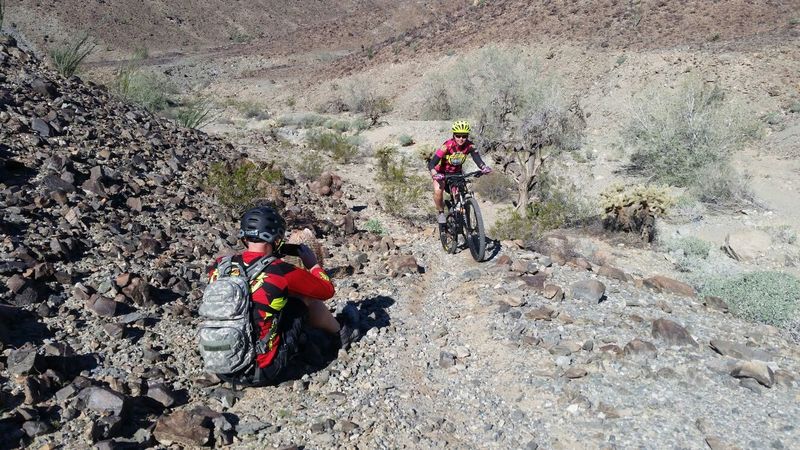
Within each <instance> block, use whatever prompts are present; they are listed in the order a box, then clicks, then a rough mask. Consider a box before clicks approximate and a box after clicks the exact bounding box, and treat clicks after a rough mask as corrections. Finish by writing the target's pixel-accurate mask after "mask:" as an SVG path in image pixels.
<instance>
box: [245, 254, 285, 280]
mask: <svg viewBox="0 0 800 450" xmlns="http://www.w3.org/2000/svg"><path fill="white" fill-rule="evenodd" d="M276 259H278V258H276V257H274V256H262V257H260V258H258V259H257V260H255V261H254V262H252V263H250V265H248V266H247V267H246V268H245V273H247V278H248V279H249V280H250V281H253V280H255V279H256V277H258V276H259V275H261V272H263V271H264V269H266V268H267V266H269V265H270V264H272V263H273V262H275V260H276Z"/></svg>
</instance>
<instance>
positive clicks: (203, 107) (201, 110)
mask: <svg viewBox="0 0 800 450" xmlns="http://www.w3.org/2000/svg"><path fill="white" fill-rule="evenodd" d="M211 107H212V105H211V102H209V101H208V100H206V99H197V100H192V101H190V102H188V103H186V104H185V105H183V106H180V107H179V108H178V109H177V111H176V113H175V121H176V122H178V123H179V124H181V125H183V126H184V127H186V128H195V129H198V128H202V127H204V126H206V125H208V124H209V123H211V122H212V121H213V120H214V116H213V115H212V114H211V112H212V109H211Z"/></svg>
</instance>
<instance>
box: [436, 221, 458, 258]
mask: <svg viewBox="0 0 800 450" xmlns="http://www.w3.org/2000/svg"><path fill="white" fill-rule="evenodd" d="M439 239H441V241H442V248H443V249H444V251H446V252H447V253H455V252H456V249H457V248H458V220H457V219H456V217H455V214H454V213H452V212H451V213H450V214H448V215H447V221H446V223H445V229H444V231H442V232H441V233H439Z"/></svg>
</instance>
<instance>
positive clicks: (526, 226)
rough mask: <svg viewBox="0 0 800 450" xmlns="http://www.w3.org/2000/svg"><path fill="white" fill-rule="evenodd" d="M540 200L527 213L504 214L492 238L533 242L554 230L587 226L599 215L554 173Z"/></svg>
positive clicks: (507, 211) (509, 211)
mask: <svg viewBox="0 0 800 450" xmlns="http://www.w3.org/2000/svg"><path fill="white" fill-rule="evenodd" d="M537 198H538V201H536V202H533V203H530V204H529V205H528V206H527V207H526V208H525V209H524V210H519V209H513V208H508V209H505V210H502V211H501V212H500V214H499V216H498V219H497V221H496V222H495V224H494V226H493V227H492V229H491V233H492V236H493V237H495V238H497V239H521V240H523V241H530V240H533V239H536V238H538V237H540V236H541V235H542V234H543V233H545V232H547V231H550V230H555V229H558V228H564V227H569V226H574V225H580V224H582V223H585V222H587V221H588V220H589V219H590V218H591V217H592V216H593V215H595V214H596V212H595V211H594V210H593V207H592V206H591V205H590V204H589V203H588V202H587V201H586V200H585V199H584V198H583V195H581V193H580V192H578V190H577V188H576V187H575V185H574V184H572V183H569V182H567V181H566V180H564V179H563V178H560V177H557V176H555V175H553V174H552V173H548V174H544V176H543V179H542V183H541V185H540V191H539V192H538V195H537Z"/></svg>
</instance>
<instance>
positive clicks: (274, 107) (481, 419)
mask: <svg viewBox="0 0 800 450" xmlns="http://www.w3.org/2000/svg"><path fill="white" fill-rule="evenodd" d="M6 5H7V7H8V13H7V16H6V18H5V24H4V26H3V29H4V30H9V29H10V30H11V31H12V33H13V34H14V35H15V36H20V39H19V41H20V42H16V41H15V40H14V39H13V38H10V37H8V36H6V35H3V34H2V33H0V211H2V212H1V213H0V449H5V448H34V449H56V448H65V449H72V448H75V449H84V448H92V447H96V448H101V449H117V448H121V449H132V448H137V449H138V448H154V449H165V448H198V447H206V448H208V447H211V448H235V449H240V448H241V449H262V448H280V449H286V450H288V449H297V448H308V449H312V448H314V449H316V448H339V449H348V450H349V449H353V450H356V449H359V450H360V449H373V448H376V449H377V448H380V449H393V448H425V449H427V448H436V449H438V448H459V449H460V448H465V449H466V448H491V449H508V448H514V449H516V448H525V449H575V448H603V449H616V448H620V449H625V448H691V449H701V448H710V449H712V450H722V449H725V450H727V449H736V448H776V449H782V448H785V449H789V448H797V447H800V429H798V427H797V423H798V421H799V420H800V406H799V405H800V346H799V345H800V281H797V280H798V278H796V276H800V242H798V239H797V236H798V233H800V228H798V224H799V223H800V210H798V209H797V208H796V205H797V204H799V203H800V91H798V86H800V84H799V83H800V46H799V45H798V43H800V16H798V11H800V2H798V1H797V0H791V1H777V0H768V1H764V2H753V1H745V0H723V1H714V2H707V1H700V0H678V1H650V0H642V1H617V0H581V1H568V0H551V1H541V2H526V1H521V0H496V1H493V0H487V1H472V0H442V1H401V2H391V1H388V0H365V1H355V0H353V1H343V2H332V1H327V0H321V1H307V0H300V1H293V2H280V1H272V0H254V1H251V2H240V1H232V2H231V1H228V2H222V1H217V0H201V1H197V2H182V1H174V2H164V1H155V0H147V1H143V2H134V1H129V0H122V1H102V0H99V1H97V2H92V6H91V7H87V6H86V2H82V1H78V0H59V1H55V0H49V1H48V0H37V1H34V0H18V1H14V2H6ZM83 30H88V31H89V33H90V35H91V37H92V39H93V40H94V41H95V42H97V43H98V44H99V46H98V47H97V48H96V51H95V52H94V53H93V54H92V55H91V56H90V61H89V62H88V63H87V64H85V65H84V66H83V68H82V71H80V72H79V76H78V77H71V78H64V77H62V76H61V75H59V74H57V73H56V72H54V71H53V70H51V69H52V68H51V67H50V66H49V64H48V63H46V62H44V61H42V60H40V59H39V58H38V57H37V56H36V55H35V54H34V53H36V54H42V55H44V54H46V52H45V51H44V50H46V49H47V48H48V47H51V46H53V45H54V44H55V43H59V42H61V41H62V40H63V39H65V38H67V37H72V36H76V35H77V34H78V33H79V32H81V31H83ZM28 42H30V43H32V44H33V45H32V48H33V49H32V50H27V48H29V47H27V46H26V45H24V44H25V43H28ZM140 47H147V48H148V49H149V50H150V51H151V53H150V55H149V57H147V58H144V59H143V60H142V61H137V63H136V64H137V65H136V66H135V70H136V71H137V74H143V75H147V76H151V77H152V78H151V79H154V80H157V83H154V85H151V86H149V87H148V89H153V90H156V91H157V90H159V89H160V90H163V92H164V93H165V94H166V95H168V96H169V97H170V98H169V102H184V101H186V100H194V99H201V100H203V101H205V102H207V103H201V104H205V105H210V108H211V109H210V117H212V118H213V120H211V122H210V123H209V124H208V125H205V126H203V127H201V128H202V130H203V131H198V130H194V129H187V128H184V127H181V126H179V125H177V123H176V122H175V121H173V120H171V119H168V118H166V117H165V116H166V115H167V114H169V113H170V111H168V110H167V111H164V110H161V111H156V112H153V111H148V110H146V109H144V108H142V107H141V106H137V105H134V104H131V103H127V102H126V101H124V100H122V99H120V97H119V94H118V93H117V92H116V91H115V90H114V88H113V87H111V86H113V81H116V78H115V77H118V76H119V74H118V72H117V69H118V68H120V67H128V66H123V65H122V64H127V63H125V62H124V61H125V60H127V59H129V58H130V55H131V53H132V52H133V50H135V49H136V48H140ZM484 48H490V49H492V51H495V52H497V53H500V52H504V51H506V50H507V49H514V50H518V51H519V53H514V54H515V55H518V56H520V57H523V58H531V59H533V60H535V61H536V62H537V64H538V65H539V67H540V68H541V71H542V72H541V74H542V75H543V77H547V78H552V79H554V80H557V81H559V82H560V83H561V84H562V86H563V88H564V90H565V92H566V93H567V97H568V98H569V99H570V100H571V101H572V100H574V101H575V102H576V104H578V105H580V107H581V108H582V111H583V113H585V125H586V128H585V138H584V139H583V141H582V142H581V146H580V148H579V149H577V151H574V152H572V153H569V154H565V155H564V158H563V159H561V160H557V161H556V162H557V165H554V168H555V169H554V172H553V173H554V174H555V176H556V177H562V176H563V177H564V178H565V179H568V180H573V181H574V182H575V188H574V189H575V191H574V193H575V194H574V195H576V196H577V197H578V198H579V199H580V200H582V201H584V202H585V203H587V204H588V205H589V206H591V207H592V208H593V209H592V211H593V214H594V215H595V216H596V215H597V214H600V211H598V210H597V209H598V208H597V205H598V203H599V199H598V193H600V192H601V191H602V190H603V189H605V188H606V187H608V186H609V185H612V184H615V183H618V182H622V183H627V184H633V183H643V182H646V181H647V180H646V179H644V178H643V177H637V176H634V175H632V174H630V173H629V172H627V171H626V170H625V167H626V164H627V162H628V152H629V149H628V148H626V147H625V145H626V144H625V140H624V138H623V134H624V132H625V127H626V125H627V124H628V123H629V122H630V120H631V117H632V116H633V115H634V114H635V113H636V112H635V110H634V107H635V106H638V104H639V103H642V99H643V97H642V96H641V95H642V93H645V92H648V90H650V92H656V93H658V94H659V95H663V96H664V97H654V98H653V99H651V101H653V102H656V101H659V100H661V99H664V98H667V95H669V94H670V93H672V92H675V91H677V90H678V87H679V86H680V84H681V83H682V82H683V81H685V80H686V79H689V78H694V79H697V80H699V81H700V83H701V84H702V85H704V86H713V87H716V86H719V87H720V88H721V89H722V90H724V92H725V100H726V101H730V102H731V104H734V105H738V106H741V108H742V111H746V113H747V114H746V115H747V118H749V119H753V121H754V123H755V124H756V125H757V126H758V130H759V137H758V138H757V139H755V140H753V141H751V142H748V143H747V145H745V146H744V147H743V148H742V149H741V150H740V151H739V152H737V153H735V154H733V155H732V158H731V161H732V163H731V164H732V166H733V168H734V169H735V170H736V172H734V173H735V174H736V175H737V176H740V177H741V179H742V180H745V181H746V182H747V183H748V184H749V187H750V188H751V189H752V201H751V200H748V201H747V202H744V203H742V204H737V205H736V206H735V207H728V206H720V205H714V204H710V203H709V204H704V203H702V202H700V201H698V200H697V199H693V198H691V196H690V195H688V194H687V191H686V190H685V189H679V188H674V189H672V190H671V193H672V195H675V197H676V200H677V201H676V203H679V204H676V206H675V207H674V208H673V209H672V210H671V211H670V214H668V215H667V216H666V217H663V218H659V219H658V221H657V225H658V230H657V231H658V232H657V236H656V240H655V241H654V242H652V243H646V242H641V241H640V240H639V239H638V238H637V237H636V236H634V235H633V234H630V233H620V232H610V231H607V230H603V229H602V226H601V225H600V223H599V221H597V220H591V221H587V222H588V224H583V223H581V224H567V223H565V225H564V226H563V227H562V228H560V229H556V230H551V231H548V232H546V233H543V234H537V235H535V238H531V239H526V240H523V239H521V238H520V239H515V238H514V239H512V238H510V239H507V240H500V239H495V238H496V237H497V236H496V235H495V232H494V231H490V232H489V236H488V241H487V245H488V249H487V259H486V260H485V261H482V262H476V261H474V260H473V259H472V258H471V256H470V254H469V251H468V250H466V249H462V251H460V252H458V253H457V254H447V253H445V252H444V251H443V250H442V247H441V244H440V242H439V237H438V235H437V231H436V228H435V225H434V218H433V210H432V209H431V208H432V207H431V204H430V203H431V202H430V181H429V178H428V174H427V171H426V167H425V165H424V163H423V162H422V161H421V159H420V157H419V154H420V153H421V152H424V151H426V150H429V149H431V148H434V147H435V146H438V145H440V144H441V142H442V140H443V139H445V138H446V137H447V135H448V134H449V133H448V131H449V126H450V120H427V119H426V118H425V113H424V112H425V104H426V102H428V101H430V97H429V96H428V92H427V89H428V85H427V84H428V81H429V80H430V79H431V77H432V76H443V75H447V74H449V73H451V70H452V68H453V67H457V64H458V63H459V61H461V58H470V57H472V55H474V53H473V51H474V50H479V49H484ZM130 67H134V66H130ZM90 80H91V81H90ZM104 82H105V83H108V87H107V86H104V85H102V84H100V83H104ZM348 95H352V96H353V97H356V98H358V95H360V96H361V97H360V98H361V99H362V100H363V99H364V98H368V97H372V98H373V99H376V98H377V99H383V100H384V101H385V102H386V105H388V108H387V109H389V110H388V111H386V112H385V113H382V115H380V117H378V118H377V119H376V120H375V123H372V124H371V123H370V121H369V120H368V118H367V117H365V114H364V112H363V111H358V108H357V107H354V106H353V104H354V103H353V102H352V101H351V100H352V99H348V98H347V96H348ZM464 95H465V96H466V97H468V95H469V94H468V93H467V94H464ZM466 100H467V101H468V100H469V98H467V99H466ZM348 101H350V103H347V102H348ZM725 124H726V125H727V123H725ZM320 136H326V137H327V138H328V139H329V142H334V143H338V144H337V146H331V145H328V146H327V147H326V146H325V145H323V144H324V143H320V142H322V141H324V139H321V138H320ZM387 154H390V155H391V154H394V155H395V156H396V158H397V159H396V160H395V162H392V161H388V160H387V159H385V158H386V157H385V156H382V155H387ZM485 156H486V155H485ZM245 158H249V159H250V160H252V161H255V162H256V163H257V164H266V166H259V167H269V168H270V171H273V170H275V169H278V170H279V171H280V174H281V176H275V177H274V179H272V180H271V181H270V182H268V183H260V184H259V185H258V188H256V189H255V191H256V192H254V193H253V194H254V195H256V196H257V197H259V198H260V200H268V201H270V202H272V203H275V204H277V205H278V206H279V207H280V208H281V210H282V211H283V214H284V216H285V217H286V218H287V219H288V224H289V228H290V230H292V231H299V230H302V229H304V228H307V229H309V230H311V232H312V233H313V234H314V236H315V238H316V241H317V242H318V243H319V244H320V246H321V248H322V250H321V251H320V254H321V256H322V257H323V259H324V266H325V268H326V269H327V270H328V272H329V274H330V275H331V279H332V281H333V283H334V285H335V287H336V295H335V296H334V298H333V299H332V300H330V301H328V303H327V306H328V307H329V309H330V310H331V311H332V312H334V313H335V312H341V311H342V310H343V309H344V308H345V307H346V306H348V307H354V310H355V311H357V313H358V314H357V316H358V317H357V320H358V323H359V328H360V331H361V333H362V337H361V339H360V340H359V341H358V342H356V343H355V344H354V345H353V346H352V347H351V348H350V349H349V350H347V351H337V349H336V348H335V347H334V346H333V344H332V342H331V340H330V338H329V337H327V336H325V335H324V334H323V333H322V332H319V331H316V330H313V329H311V328H310V327H309V328H307V329H305V330H304V331H303V334H302V337H301V341H302V342H303V343H304V344H305V345H304V347H303V348H304V351H303V352H302V353H301V354H300V355H299V356H298V358H297V360H296V361H295V362H296V365H295V371H294V373H293V374H292V376H291V377H290V379H289V380H288V381H286V382H283V383H281V384H279V385H278V386H271V387H264V388H258V389H241V388H240V387H237V386H232V385H230V384H226V383H221V382H220V380H219V379H217V378H216V377H215V376H213V375H210V374H206V373H203V372H202V365H201V361H200V356H199V353H198V351H197V343H196V332H197V327H198V325H199V323H200V318H199V316H198V312H197V310H198V307H199V303H200V298H201V295H202V292H203V289H204V287H205V284H206V281H205V278H206V277H205V275H206V274H205V272H206V270H207V266H208V264H209V263H211V262H212V261H213V260H214V258H215V257H217V256H219V255H221V254H227V253H231V252H233V251H237V250H240V249H241V248H240V244H239V243H238V242H237V238H236V231H237V229H236V226H237V212H236V211H235V208H231V207H230V206H225V205H224V204H223V202H222V199H221V198H220V196H219V195H215V194H214V192H215V189H214V188H215V185H214V182H212V181H210V179H209V178H208V175H209V174H210V173H211V172H212V168H214V169H219V170H223V169H220V168H221V167H228V168H229V167H230V166H231V165H232V164H235V163H236V162H241V161H243V160H244V159H245ZM486 160H487V161H488V160H489V158H488V157H487V158H486ZM387 161H388V162H387ZM390 163H391V164H396V165H397V166H402V167H393V168H392V169H393V170H392V171H389V170H388V166H387V164H390ZM495 169H496V171H499V167H498V166H495ZM225 170H228V169H225ZM394 171H397V172H399V173H401V174H402V177H401V178H402V179H401V180H400V182H399V185H402V186H403V187H407V188H409V190H414V189H415V188H419V187H420V186H422V188H424V189H422V188H420V191H421V194H420V195H419V197H418V198H415V199H412V196H411V195H410V194H409V195H408V199H406V197H404V196H403V195H402V194H398V192H399V191H398V185H394V186H390V185H388V182H387V181H386V180H387V178H388V177H387V174H388V173H389V172H394ZM416 175H419V176H420V177H419V179H418V178H417V177H415V176H416ZM495 175H497V174H495ZM486 179H487V178H482V179H481V181H485V180H486ZM420 180H421V181H420ZM387 186H389V188H392V189H395V190H394V191H391V190H389V189H387ZM475 186H476V185H474V184H473V185H472V187H473V188H475ZM387 192H388V194H387ZM484 192H485V191H481V192H479V193H478V194H477V196H478V199H479V203H480V206H481V209H482V211H483V218H484V222H485V223H486V225H487V228H491V226H492V225H493V224H495V222H496V220H497V219H498V218H501V217H502V215H503V214H504V212H503V211H504V210H505V209H506V208H509V207H510V206H511V203H510V200H509V199H505V200H497V201H495V200H491V199H490V196H489V195H485V194H484ZM392 195H394V197H393V196H392ZM393 198H394V199H396V200H393ZM405 201H407V203H408V204H404V203H403V202H405ZM567 201H571V200H570V199H569V198H566V197H565V200H564V201H563V203H565V204H566V202H567ZM239 207H240V208H241V205H239ZM400 207H403V208H405V211H404V212H398V210H399V209H400ZM593 219H596V217H593ZM567 225H569V226H567ZM523 228H524V227H522V226H518V227H516V231H518V232H520V234H521V233H522V232H524V231H528V230H525V229H523ZM753 274H756V275H753ZM791 274H794V276H795V278H792V275H791ZM720 280H723V281H724V283H725V286H726V287H727V288H729V290H728V291H726V292H725V294H724V297H725V298H724V299H723V298H722V297H723V294H719V295H720V296H716V295H717V294H716V293H714V295H710V294H709V292H712V291H711V289H710V288H709V286H710V285H712V284H713V283H719V282H721V281H720ZM731 292H733V294H731ZM795 297H796V298H795ZM748 308H750V309H748ZM351 310H352V309H351ZM753 310H757V312H755V313H754V312H753ZM754 316H759V317H758V318H759V320H761V322H759V321H757V320H748V319H747V317H751V318H752V317H754ZM764 316H766V317H767V319H775V320H772V321H771V322H770V323H775V324H776V326H773V325H768V324H766V323H763V322H765V319H764ZM778 319H779V320H778Z"/></svg>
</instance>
